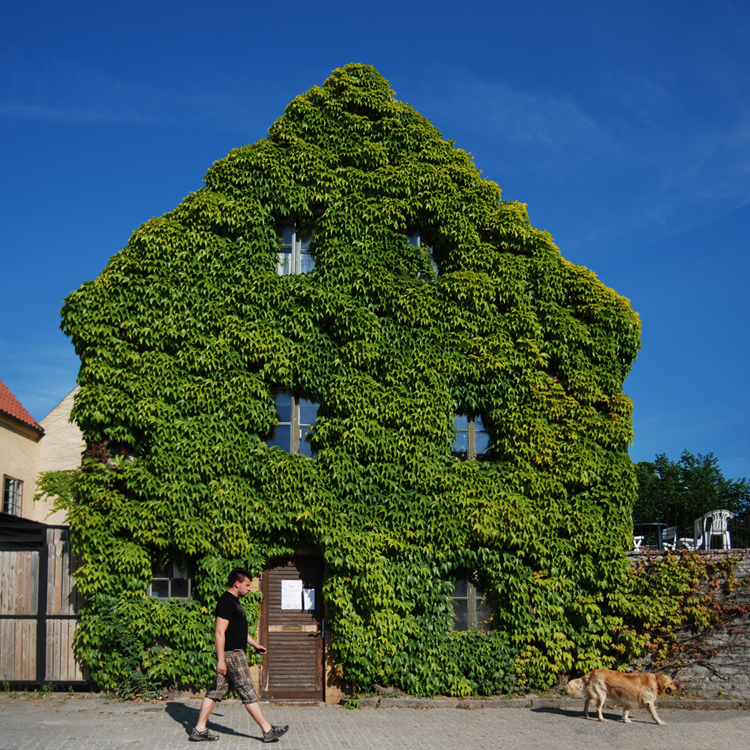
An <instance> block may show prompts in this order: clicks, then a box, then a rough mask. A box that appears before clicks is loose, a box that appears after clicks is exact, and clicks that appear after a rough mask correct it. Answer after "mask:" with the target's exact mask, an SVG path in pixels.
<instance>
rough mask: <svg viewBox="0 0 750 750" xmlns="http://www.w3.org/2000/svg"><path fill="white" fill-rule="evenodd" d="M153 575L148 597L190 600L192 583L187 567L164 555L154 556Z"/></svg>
mask: <svg viewBox="0 0 750 750" xmlns="http://www.w3.org/2000/svg"><path fill="white" fill-rule="evenodd" d="M152 570H153V575H154V577H153V578H152V579H151V585H150V586H149V587H148V595H149V596H154V597H156V598H157V599H189V598H190V596H191V589H192V581H191V579H190V575H189V574H188V569H187V565H186V564H185V563H178V562H175V561H174V560H171V559H170V558H169V557H166V556H163V555H154V561H153V568H152Z"/></svg>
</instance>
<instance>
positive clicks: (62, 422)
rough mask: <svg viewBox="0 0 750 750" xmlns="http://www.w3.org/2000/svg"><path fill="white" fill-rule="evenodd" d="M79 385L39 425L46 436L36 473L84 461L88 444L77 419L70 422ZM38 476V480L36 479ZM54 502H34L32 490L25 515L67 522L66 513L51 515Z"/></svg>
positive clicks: (59, 522) (65, 468)
mask: <svg viewBox="0 0 750 750" xmlns="http://www.w3.org/2000/svg"><path fill="white" fill-rule="evenodd" d="M77 392H78V386H76V387H75V388H74V389H73V390H72V391H71V392H70V393H69V394H68V395H67V396H66V397H65V398H64V399H63V400H62V401H61V402H60V403H59V404H58V405H57V406H56V407H55V408H54V409H53V410H52V411H51V412H50V413H49V414H48V415H47V416H46V417H45V418H44V419H43V420H42V421H41V422H40V423H39V424H40V425H41V426H42V427H43V428H44V437H43V438H42V439H41V440H40V441H39V446H38V448H39V454H38V458H37V464H36V475H38V474H40V473H41V472H43V471H62V470H69V469H76V468H78V466H80V464H81V454H82V453H83V450H84V448H85V447H86V444H85V443H84V441H83V435H82V434H81V431H80V430H79V429H78V425H77V424H76V423H75V422H71V421H70V412H71V410H72V409H73V401H74V398H75V394H76V393H77ZM36 475H35V479H36ZM51 509H52V503H51V502H49V501H45V502H37V503H34V502H33V492H32V493H31V497H30V498H29V505H27V504H26V497H24V508H23V510H24V513H23V515H24V517H25V518H30V519H32V520H33V521H42V522H43V523H49V524H54V525H59V524H64V523H65V513H64V512H63V511H56V512H55V513H52V514H51V515H50V511H51Z"/></svg>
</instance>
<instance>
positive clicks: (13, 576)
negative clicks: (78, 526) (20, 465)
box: [0, 517, 88, 684]
mask: <svg viewBox="0 0 750 750" xmlns="http://www.w3.org/2000/svg"><path fill="white" fill-rule="evenodd" d="M6 518H7V517H6ZM10 528H11V527H10V526H5V525H3V528H2V531H3V532H7V531H8V529H10ZM12 532H13V533H2V534H0V681H2V682H5V681H7V682H10V683H14V684H15V683H24V682H30V683H36V684H44V683H48V682H49V683H66V684H67V683H82V682H88V674H87V672H86V670H85V669H84V668H83V666H82V665H81V663H80V660H79V659H78V658H77V657H76V654H75V651H74V649H73V635H74V633H75V629H76V625H77V621H78V617H77V613H78V609H79V607H80V604H81V601H80V596H79V594H78V591H77V589H76V585H75V580H74V579H73V572H74V571H75V569H76V560H75V558H74V556H73V555H72V554H71V550H70V540H69V531H68V529H67V528H65V527H61V526H45V525H44V524H33V523H32V522H26V523H25V524H24V523H23V522H19V523H16V524H14V525H13V527H12Z"/></svg>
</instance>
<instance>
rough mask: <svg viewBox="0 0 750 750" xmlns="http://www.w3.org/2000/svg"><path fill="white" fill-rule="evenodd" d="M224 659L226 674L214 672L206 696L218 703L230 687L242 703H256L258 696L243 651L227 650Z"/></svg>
mask: <svg viewBox="0 0 750 750" xmlns="http://www.w3.org/2000/svg"><path fill="white" fill-rule="evenodd" d="M224 661H226V663H227V673H226V676H225V675H223V674H219V673H218V672H217V673H216V676H215V677H214V681H213V683H212V684H211V687H210V688H209V689H208V692H207V693H206V698H210V699H211V700H212V701H216V703H218V702H219V701H220V700H222V699H223V698H224V697H225V696H226V694H227V693H228V692H229V688H232V690H234V691H235V692H236V693H237V695H239V696H240V700H241V701H242V702H243V703H245V704H247V703H257V702H258V696H257V695H256V693H255V688H254V687H253V679H252V677H250V667H249V666H248V664H247V654H245V652H244V651H227V652H226V653H225V654H224Z"/></svg>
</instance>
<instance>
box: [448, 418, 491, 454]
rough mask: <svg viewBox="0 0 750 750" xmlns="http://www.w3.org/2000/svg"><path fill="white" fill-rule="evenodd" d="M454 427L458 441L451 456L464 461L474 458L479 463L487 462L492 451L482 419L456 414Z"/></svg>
mask: <svg viewBox="0 0 750 750" xmlns="http://www.w3.org/2000/svg"><path fill="white" fill-rule="evenodd" d="M454 426H455V428H456V439H455V440H454V441H453V447H452V448H451V454H452V455H453V456H454V457H455V458H460V459H461V460H462V461H466V460H467V459H473V458H475V459H477V460H478V461H484V460H486V459H487V458H488V454H489V449H490V436H489V433H488V432H487V431H486V430H485V427H484V422H483V421H482V417H481V416H480V415H477V416H475V417H469V416H467V415H465V414H456V416H455V419H454Z"/></svg>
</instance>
